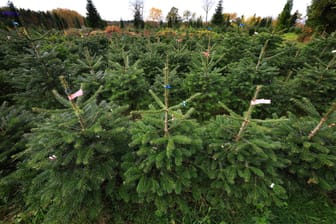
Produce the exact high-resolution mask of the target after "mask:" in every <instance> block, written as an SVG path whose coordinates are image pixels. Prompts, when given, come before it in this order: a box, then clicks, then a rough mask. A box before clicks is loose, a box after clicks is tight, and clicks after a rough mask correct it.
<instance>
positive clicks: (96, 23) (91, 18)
mask: <svg viewBox="0 0 336 224" xmlns="http://www.w3.org/2000/svg"><path fill="white" fill-rule="evenodd" d="M86 11H87V12H86V24H87V25H88V26H89V27H92V28H103V27H104V26H105V24H104V21H103V20H102V19H101V17H100V15H99V13H98V11H97V9H96V7H95V6H94V5H93V2H92V0H87V4H86Z"/></svg>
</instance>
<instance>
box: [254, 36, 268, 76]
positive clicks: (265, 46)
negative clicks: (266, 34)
mask: <svg viewBox="0 0 336 224" xmlns="http://www.w3.org/2000/svg"><path fill="white" fill-rule="evenodd" d="M268 42H269V39H267V40H266V41H265V44H264V46H263V47H262V48H261V51H260V54H259V58H258V63H257V65H256V68H255V70H256V71H258V69H259V67H260V64H261V60H262V58H263V57H264V55H265V53H266V48H267V46H268Z"/></svg>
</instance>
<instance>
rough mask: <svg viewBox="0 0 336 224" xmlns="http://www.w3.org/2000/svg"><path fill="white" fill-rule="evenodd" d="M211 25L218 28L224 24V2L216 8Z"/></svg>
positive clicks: (220, 1) (220, 2)
mask: <svg viewBox="0 0 336 224" xmlns="http://www.w3.org/2000/svg"><path fill="white" fill-rule="evenodd" d="M211 23H212V24H214V25H217V26H220V25H222V24H223V23H224V17H223V1H222V0H219V2H218V5H217V7H216V11H215V14H214V15H213V16H212V20H211Z"/></svg>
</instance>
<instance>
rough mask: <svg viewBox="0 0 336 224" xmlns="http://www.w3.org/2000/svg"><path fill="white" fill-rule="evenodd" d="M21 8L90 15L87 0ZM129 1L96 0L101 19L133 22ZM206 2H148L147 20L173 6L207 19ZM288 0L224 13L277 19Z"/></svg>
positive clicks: (250, 3)
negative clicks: (87, 13) (74, 11)
mask: <svg viewBox="0 0 336 224" xmlns="http://www.w3.org/2000/svg"><path fill="white" fill-rule="evenodd" d="M7 1H8V0H0V6H6V5H7ZM12 2H13V3H14V5H15V6H16V7H17V8H25V9H28V8H29V9H32V10H36V11H38V10H41V11H47V10H52V9H56V8H67V9H72V10H76V11H77V12H79V13H80V14H82V15H83V16H85V14H86V8H85V6H86V0H12ZM129 2H130V1H129V0H93V4H94V5H95V6H96V8H97V10H98V12H99V13H100V15H101V17H102V18H103V19H105V20H120V19H123V20H131V19H132V15H133V14H132V10H131V7H130V3H129ZM202 2H203V0H144V5H145V8H144V19H147V18H148V13H149V10H150V9H151V8H152V7H155V8H159V9H161V10H162V12H163V17H166V15H167V13H168V12H169V11H170V9H171V8H172V7H176V8H178V10H179V14H180V15H183V12H184V11H185V10H189V11H191V12H192V13H193V12H195V13H196V14H197V16H202V17H203V18H204V17H205V12H204V10H203V9H202ZM214 2H215V4H214V6H213V7H212V10H211V11H210V12H209V18H211V16H212V14H213V13H214V10H215V8H216V5H217V3H218V0H214ZM286 2H287V0H223V8H224V10H223V11H224V13H233V12H236V13H237V14H238V16H241V15H244V16H245V18H246V17H249V16H252V15H253V14H256V15H257V16H261V17H266V16H272V17H277V16H278V15H279V13H280V12H281V11H282V9H283V7H284V5H285V4H286ZM310 3H311V0H294V6H293V11H296V10H299V12H300V13H301V14H303V15H305V13H306V8H307V6H308V5H310Z"/></svg>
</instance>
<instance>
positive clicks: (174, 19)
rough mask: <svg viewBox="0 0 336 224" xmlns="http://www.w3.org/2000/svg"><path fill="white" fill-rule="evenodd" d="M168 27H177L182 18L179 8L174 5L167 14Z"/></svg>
mask: <svg viewBox="0 0 336 224" xmlns="http://www.w3.org/2000/svg"><path fill="white" fill-rule="evenodd" d="M166 19H167V21H168V27H177V26H178V25H179V24H180V23H181V21H182V19H181V16H180V15H179V14H178V8H175V7H172V8H171V9H170V11H169V13H168V15H167V18H166Z"/></svg>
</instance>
